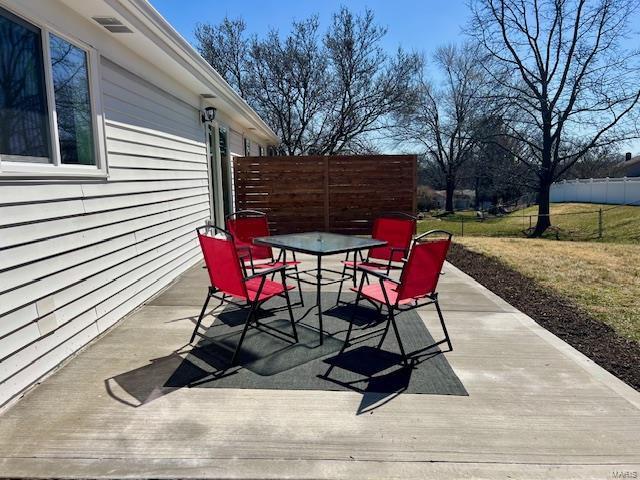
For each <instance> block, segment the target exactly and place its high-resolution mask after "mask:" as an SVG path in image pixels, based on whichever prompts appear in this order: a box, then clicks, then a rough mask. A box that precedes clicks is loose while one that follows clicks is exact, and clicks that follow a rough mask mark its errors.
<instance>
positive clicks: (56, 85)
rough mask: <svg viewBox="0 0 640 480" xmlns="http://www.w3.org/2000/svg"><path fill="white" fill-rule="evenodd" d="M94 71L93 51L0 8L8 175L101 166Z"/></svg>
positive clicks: (2, 143) (0, 84) (1, 140)
mask: <svg viewBox="0 0 640 480" xmlns="http://www.w3.org/2000/svg"><path fill="white" fill-rule="evenodd" d="M47 50H48V51H47ZM89 69H90V62H89V54H88V52H87V51H85V50H83V49H82V48H80V47H78V46H77V45H74V44H73V43H71V42H69V41H68V40H65V39H64V38H62V37H61V36H59V35H57V34H54V33H50V32H49V30H48V28H47V27H46V26H42V27H41V28H39V27H37V26H35V25H33V24H31V23H30V22H28V21H26V20H24V19H22V18H20V17H18V16H17V15H15V14H13V13H11V12H9V11H7V10H5V9H3V8H0V169H1V170H2V172H3V173H4V172H5V170H6V171H7V172H22V171H25V172H33V171H39V170H38V166H37V164H53V166H55V167H61V166H74V165H76V166H77V165H88V166H96V165H97V163H98V162H97V161H96V148H95V139H94V135H95V130H94V126H95V125H94V119H93V116H94V113H95V112H93V108H92V103H91V89H90V83H89V82H90V74H89ZM25 164H26V165H25ZM51 166H52V165H47V166H45V167H44V169H45V170H44V171H46V172H50V171H52V170H51V169H50V168H51Z"/></svg>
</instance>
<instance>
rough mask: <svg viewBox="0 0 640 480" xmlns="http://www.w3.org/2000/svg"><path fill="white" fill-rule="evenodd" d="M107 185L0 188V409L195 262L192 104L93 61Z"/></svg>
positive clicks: (202, 165) (201, 188)
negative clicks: (97, 69) (98, 80)
mask: <svg viewBox="0 0 640 480" xmlns="http://www.w3.org/2000/svg"><path fill="white" fill-rule="evenodd" d="M100 73H101V85H102V96H103V102H104V118H105V133H106V151H107V161H108V167H109V179H108V180H107V181H104V182H82V181H71V182H64V183H62V182H55V181H38V182H37V183H30V182H19V181H13V182H11V183H7V182H1V181H0V248H1V249H2V250H0V356H1V357H0V358H2V360H1V361H0V405H1V404H3V403H5V402H7V401H9V400H10V399H11V398H12V397H14V396H15V395H17V394H19V393H20V392H21V391H23V390H24V389H25V388H26V387H28V386H29V385H30V384H32V383H33V382H35V381H36V380H38V379H39V378H40V377H41V376H43V375H45V374H46V373H47V372H49V371H50V370H51V369H52V368H54V367H55V366H56V365H58V364H59V363H60V362H61V361H63V360H64V359H65V358H66V357H68V356H69V355H70V354H72V353H73V352H75V351H76V350H78V349H79V348H80V347H82V346H83V345H84V344H86V343H87V342H88V341H90V340H91V339H93V338H94V337H95V336H97V335H98V334H100V333H101V332H104V331H105V330H106V329H107V328H109V327H110V326H111V325H113V324H114V323H115V322H116V321H117V320H118V319H120V318H121V317H122V316H123V315H125V314H126V313H128V312H130V311H131V310H132V309H134V308H135V307H136V306H138V305H139V304H141V303H142V302H143V301H145V300H146V299H147V298H149V297H150V296H152V295H153V294H154V293H156V292H158V291H159V290H160V289H162V288H163V287H164V286H166V285H167V284H168V283H169V282H171V281H172V280H173V279H174V278H175V277H176V276H178V275H179V274H180V273H182V272H183V271H184V270H186V269H187V268H189V267H190V266H192V265H193V264H194V263H196V262H197V261H198V260H199V259H200V252H199V248H198V245H197V240H196V237H195V235H194V229H195V227H196V226H197V225H199V224H202V223H203V222H204V220H206V219H208V218H209V216H210V212H209V187H208V184H209V182H208V176H207V156H206V146H205V143H204V139H203V130H202V126H201V125H200V123H199V118H198V109H197V108H195V107H193V106H191V105H188V104H186V103H184V102H182V101H180V100H178V99H177V98H175V97H173V96H172V95H171V94H170V93H169V92H166V91H162V90H161V89H159V88H156V87H154V86H153V85H152V84H150V83H149V82H146V81H145V80H143V79H141V78H139V77H137V76H135V75H133V74H131V73H129V72H127V71H126V70H124V69H122V68H120V67H118V66H117V65H116V64H115V63H114V62H112V61H110V60H107V59H105V58H102V60H101V65H100Z"/></svg>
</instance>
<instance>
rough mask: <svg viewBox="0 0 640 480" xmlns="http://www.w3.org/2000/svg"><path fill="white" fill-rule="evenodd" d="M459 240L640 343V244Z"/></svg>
mask: <svg viewBox="0 0 640 480" xmlns="http://www.w3.org/2000/svg"><path fill="white" fill-rule="evenodd" d="M456 241H457V242H459V243H461V244H462V245H464V246H465V247H466V248H468V249H469V250H471V251H474V252H477V253H482V254H484V255H487V256H490V257H494V258H497V259H498V260H500V261H502V262H504V263H505V264H507V265H508V266H510V267H511V268H514V269H515V270H517V271H519V272H521V273H522V274H524V275H525V276H527V277H529V278H532V279H534V280H535V281H536V282H538V283H539V284H540V285H542V286H544V287H548V288H550V289H552V290H553V291H555V292H557V293H559V294H560V295H563V296H565V297H567V298H569V299H571V300H572V301H573V302H575V303H576V304H578V305H580V306H581V307H582V308H584V309H585V310H586V311H587V312H589V313H590V314H591V315H593V316H594V317H595V318H597V319H599V320H601V321H603V322H604V323H606V324H608V325H610V326H611V327H613V328H614V329H615V330H616V331H617V332H618V333H619V334H621V335H624V336H625V337H627V338H630V339H632V340H635V341H637V342H640V245H630V244H626V245H624V244H607V243H591V242H557V241H553V240H534V239H525V238H490V237H464V238H460V237H458V238H456Z"/></svg>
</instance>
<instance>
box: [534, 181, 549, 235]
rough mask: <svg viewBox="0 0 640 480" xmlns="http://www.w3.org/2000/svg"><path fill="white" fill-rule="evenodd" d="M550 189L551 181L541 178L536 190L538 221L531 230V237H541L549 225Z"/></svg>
mask: <svg viewBox="0 0 640 480" xmlns="http://www.w3.org/2000/svg"><path fill="white" fill-rule="evenodd" d="M550 191H551V182H549V181H547V180H543V179H541V180H540V188H539V191H538V221H537V222H536V227H535V229H534V230H533V232H531V235H530V236H531V237H541V236H542V234H543V233H544V232H545V231H546V230H547V228H549V227H550V226H551V217H550V216H549V213H550V209H549V203H550V202H549V199H550Z"/></svg>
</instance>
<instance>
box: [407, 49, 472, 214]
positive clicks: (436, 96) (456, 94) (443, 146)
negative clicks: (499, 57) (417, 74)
mask: <svg viewBox="0 0 640 480" xmlns="http://www.w3.org/2000/svg"><path fill="white" fill-rule="evenodd" d="M435 64H436V65H437V67H438V68H439V70H440V71H441V74H442V81H441V82H440V83H438V84H436V83H434V82H433V81H430V80H427V79H424V78H423V80H422V82H421V84H420V90H419V95H418V98H417V100H416V102H415V104H414V105H412V106H411V107H410V108H409V109H407V110H404V111H402V112H401V115H400V118H399V120H398V122H397V132H398V133H397V136H398V138H399V139H400V140H401V141H402V142H403V143H405V144H409V145H415V144H418V145H421V146H422V147H423V148H424V149H425V159H426V161H428V162H431V163H432V164H433V166H434V167H435V169H436V170H437V171H438V172H439V173H440V175H441V177H442V179H443V183H444V186H445V190H446V199H445V210H446V211H447V212H453V195H454V190H455V189H456V187H457V185H458V182H459V180H460V177H459V175H460V171H461V169H462V167H463V165H464V164H465V162H467V161H469V160H470V159H471V157H472V151H473V149H474V147H475V146H476V144H477V138H476V135H475V133H476V127H477V122H478V120H479V119H480V118H482V113H483V108H484V100H483V96H482V87H483V84H484V78H483V72H482V69H481V68H480V62H479V58H478V55H477V49H475V48H474V47H472V46H471V45H469V44H467V45H464V46H462V47H456V46H454V45H449V46H445V47H441V48H439V49H438V50H437V51H436V54H435Z"/></svg>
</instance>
